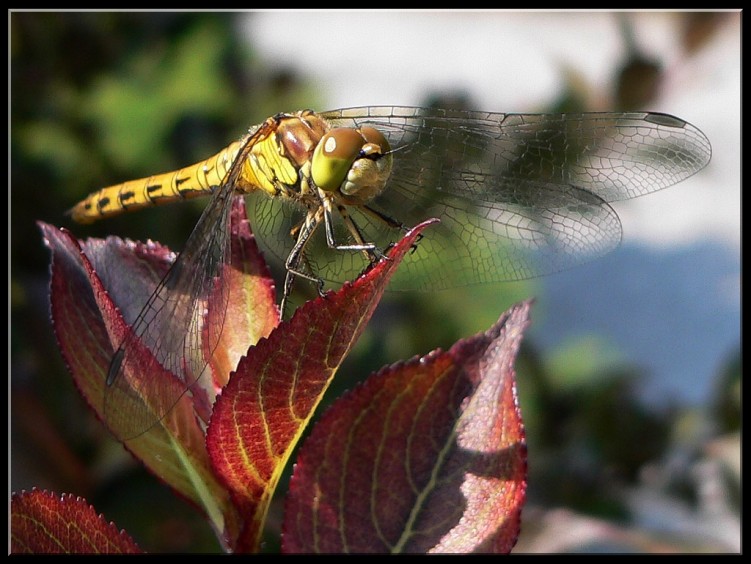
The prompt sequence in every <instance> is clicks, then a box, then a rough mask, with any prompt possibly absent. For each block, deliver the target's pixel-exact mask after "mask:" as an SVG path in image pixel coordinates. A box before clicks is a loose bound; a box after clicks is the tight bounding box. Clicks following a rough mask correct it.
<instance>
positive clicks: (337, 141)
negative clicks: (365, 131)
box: [310, 127, 365, 192]
mask: <svg viewBox="0 0 751 564" xmlns="http://www.w3.org/2000/svg"><path fill="white" fill-rule="evenodd" d="M364 144H365V139H363V137H362V135H360V133H359V132H358V131H357V130H356V129H352V128H349V127H337V128H335V129H332V130H331V131H329V132H328V133H327V134H326V135H324V136H323V137H322V138H321V140H320V141H319V142H318V146H317V147H316V150H315V151H314V152H313V162H312V163H311V167H310V170H311V174H312V176H313V181H314V182H315V183H316V185H317V186H318V187H319V188H320V189H321V190H325V191H326V192H334V191H336V190H338V189H339V187H340V186H341V185H342V182H344V179H345V178H346V177H347V173H348V172H349V169H350V168H351V167H352V163H354V162H355V159H357V157H358V156H359V155H360V151H361V150H362V147H363V145H364Z"/></svg>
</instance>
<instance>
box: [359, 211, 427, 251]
mask: <svg viewBox="0 0 751 564" xmlns="http://www.w3.org/2000/svg"><path fill="white" fill-rule="evenodd" d="M360 209H361V210H362V211H364V212H367V213H368V214H370V215H372V216H373V217H374V218H376V219H378V220H379V221H382V222H383V223H385V224H386V225H388V226H389V227H391V228H392V229H399V230H400V231H402V232H404V233H406V232H407V231H409V227H407V226H406V225H404V224H403V223H402V222H401V221H399V220H397V219H394V218H393V217H391V216H390V215H386V214H385V213H383V212H381V211H378V210H377V209H374V208H371V207H370V206H368V205H362V206H360ZM420 239H422V233H420V234H419V235H418V236H417V239H415V242H414V243H412V250H411V252H413V253H414V252H415V251H416V250H417V244H418V243H419V242H420ZM389 247H393V243H392V244H391V245H389Z"/></svg>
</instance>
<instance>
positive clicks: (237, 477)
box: [206, 222, 431, 551]
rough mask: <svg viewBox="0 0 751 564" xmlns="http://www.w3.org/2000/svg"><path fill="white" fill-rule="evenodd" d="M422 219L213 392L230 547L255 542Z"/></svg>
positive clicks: (215, 447)
mask: <svg viewBox="0 0 751 564" xmlns="http://www.w3.org/2000/svg"><path fill="white" fill-rule="evenodd" d="M429 223H431V222H425V223H423V224H421V225H419V226H417V227H416V228H415V229H413V230H412V231H410V232H409V233H407V235H406V236H405V237H404V239H403V240H402V241H400V242H399V244H398V245H396V246H395V247H394V248H393V249H391V251H390V253H389V255H388V260H382V261H381V262H380V263H379V264H378V265H377V266H375V267H374V268H372V269H371V270H370V271H369V272H368V273H366V274H365V275H363V276H361V277H360V278H358V279H357V280H355V281H354V282H352V283H347V284H345V285H344V286H343V287H342V288H341V289H340V290H339V291H338V292H334V293H328V294H327V295H326V296H324V297H322V298H318V299H316V300H314V301H311V302H308V303H306V304H305V305H303V306H302V307H301V308H299V309H298V310H297V311H296V312H295V314H294V315H293V317H292V319H291V320H290V321H289V322H285V323H282V324H281V325H279V326H278V327H277V328H276V329H275V330H274V331H273V332H272V333H271V335H269V337H268V339H262V340H261V341H259V343H258V345H257V346H255V347H253V348H251V349H250V350H249V351H248V356H247V357H245V358H243V359H242V360H241V361H240V364H239V365H238V368H237V372H236V373H235V374H234V375H233V376H232V378H231V379H230V382H229V384H228V385H227V387H226V388H225V389H224V391H223V392H222V395H221V396H220V397H219V398H218V399H217V402H216V405H215V407H214V412H213V415H212V418H211V422H210V425H209V429H208V432H207V435H206V441H207V446H208V449H209V454H210V456H211V459H212V462H213V464H214V467H215V469H216V472H217V474H219V475H220V476H221V478H222V480H223V481H224V483H225V484H226V485H227V487H228V488H229V490H230V492H231V494H232V497H233V500H234V501H235V503H236V504H237V506H238V507H240V508H241V512H242V514H243V516H244V517H245V530H244V531H243V533H242V534H241V537H240V542H239V543H238V546H236V547H235V549H236V550H237V551H254V550H257V548H258V542H259V538H260V534H261V532H262V526H263V523H264V520H265V516H266V512H267V510H268V504H269V502H270V501H271V496H272V494H273V492H274V489H275V488H276V485H277V483H278V480H279V476H280V474H281V472H282V469H283V468H284V466H285V464H286V462H287V460H288V458H289V455H290V453H291V452H292V449H293V448H294V446H295V444H296V443H297V440H298V439H299V438H300V435H301V433H302V432H303V430H304V429H305V427H306V425H307V423H308V421H309V420H310V418H311V416H312V415H313V412H314V410H315V408H316V406H317V405H318V403H319V402H320V400H321V398H322V396H323V394H324V392H325V391H326V389H327V387H328V385H329V382H330V381H331V379H332V377H333V376H334V373H335V372H336V370H337V368H338V367H339V364H340V363H341V361H342V360H343V358H344V357H345V356H346V354H347V353H348V352H349V350H350V349H351V348H352V346H353V345H354V343H355V341H356V340H357V338H358V337H359V336H360V334H361V333H362V331H363V329H364V327H365V325H366V324H367V322H368V320H369V319H370V316H371V314H372V312H373V310H374V309H375V307H376V305H377V304H378V301H379V300H380V297H381V295H382V293H383V291H384V289H385V287H386V285H387V283H388V280H389V279H390V277H391V275H392V274H393V272H394V270H395V269H396V267H397V266H398V264H399V262H400V260H401V259H402V257H403V256H404V254H405V253H406V252H408V251H409V250H410V248H411V245H413V244H414V241H415V240H416V238H417V237H418V236H419V234H420V232H421V231H422V230H423V229H424V228H425V227H426V226H427V225H428V224H429Z"/></svg>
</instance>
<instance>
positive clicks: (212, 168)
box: [70, 141, 243, 223]
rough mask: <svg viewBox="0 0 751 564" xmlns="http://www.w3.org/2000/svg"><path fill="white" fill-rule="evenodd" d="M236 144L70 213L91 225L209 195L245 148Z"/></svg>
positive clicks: (94, 197)
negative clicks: (135, 211)
mask: <svg viewBox="0 0 751 564" xmlns="http://www.w3.org/2000/svg"><path fill="white" fill-rule="evenodd" d="M242 144H243V142H242V141H237V142H235V143H232V144H231V145H229V146H228V147H226V148H224V149H223V150H222V151H220V152H219V153H217V154H216V155H214V156H213V157H209V158H208V159H206V160H204V161H201V162H199V163H196V164H194V165H191V166H188V167H185V168H182V169H180V170H177V171H172V172H166V173H164V174H158V175H155V176H149V177H147V178H141V179H139V180H131V181H129V182H123V183H122V184H115V185H114V186H108V187H107V188H102V189H101V190H99V191H97V192H94V193H93V194H90V195H89V196H88V197H87V198H86V199H85V200H83V201H81V202H79V203H78V204H76V206H75V207H74V208H73V209H72V210H70V214H71V216H72V217H73V220H74V221H76V222H78V223H91V222H93V221H96V220H98V219H103V218H105V217H111V216H113V215H117V214H120V213H123V212H126V211H132V210H137V209H140V208H144V207H149V206H155V205H160V204H168V203H171V202H175V201H178V200H186V199H188V198H195V197H198V196H206V195H209V194H210V193H211V192H212V190H213V189H214V188H215V187H216V186H219V185H220V184H221V183H222V180H223V179H224V177H225V175H226V174H227V171H228V170H229V168H230V167H231V166H232V163H233V161H234V160H235V158H236V157H237V154H238V152H239V151H240V148H241V146H242Z"/></svg>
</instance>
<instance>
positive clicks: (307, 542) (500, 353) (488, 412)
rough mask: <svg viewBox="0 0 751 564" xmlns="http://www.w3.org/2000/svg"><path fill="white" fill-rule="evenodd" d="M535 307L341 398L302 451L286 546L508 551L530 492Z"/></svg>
mask: <svg viewBox="0 0 751 564" xmlns="http://www.w3.org/2000/svg"><path fill="white" fill-rule="evenodd" d="M528 311H529V304H528V303H523V304H521V305H519V306H516V307H515V308H512V309H511V310H510V311H509V312H507V313H505V314H504V315H503V316H502V317H501V318H500V320H499V321H498V322H497V323H496V324H495V325H494V326H493V327H492V328H491V329H490V330H489V331H488V332H486V333H484V334H479V335H476V336H475V337H473V338H471V339H467V340H464V341H460V342H459V343H457V344H456V345H454V346H453V347H452V348H451V350H449V351H448V352H442V351H435V352H433V353H431V354H429V355H428V356H426V357H424V358H419V359H413V360H411V361H408V362H405V363H401V364H397V365H394V366H392V367H389V368H386V369H384V370H383V371H381V372H380V373H379V374H376V375H374V376H372V377H370V378H369V379H368V380H367V381H366V382H365V383H364V384H362V385H361V386H360V387H358V388H356V389H355V390H353V391H352V392H350V393H349V394H348V395H346V396H344V397H343V398H341V399H340V400H338V401H337V402H336V403H335V404H333V405H332V406H331V408H330V409H329V410H328V411H327V412H326V414H325V415H324V416H323V418H322V419H321V421H320V422H319V423H318V424H317V425H316V427H315V429H314V430H313V433H312V434H311V436H310V437H309V438H308V440H307V441H306V442H305V444H304V445H303V447H302V449H301V451H300V455H299V457H298V461H297V464H296V466H295V472H294V475H293V478H292V481H291V483H290V491H289V494H288V497H287V500H286V508H285V521H284V534H283V545H282V548H283V550H284V551H285V552H486V551H492V552H509V551H510V550H511V548H512V547H513V545H514V544H515V542H516V538H517V536H518V533H519V519H520V514H521V506H522V503H523V500H524V494H525V489H526V443H525V439H524V429H523V425H522V420H521V415H520V413H519V409H518V405H517V400H516V385H515V376H514V370H513V362H514V360H515V357H516V353H517V351H518V347H519V344H520V341H521V336H522V331H523V330H524V328H525V327H526V326H527V324H528Z"/></svg>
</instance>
